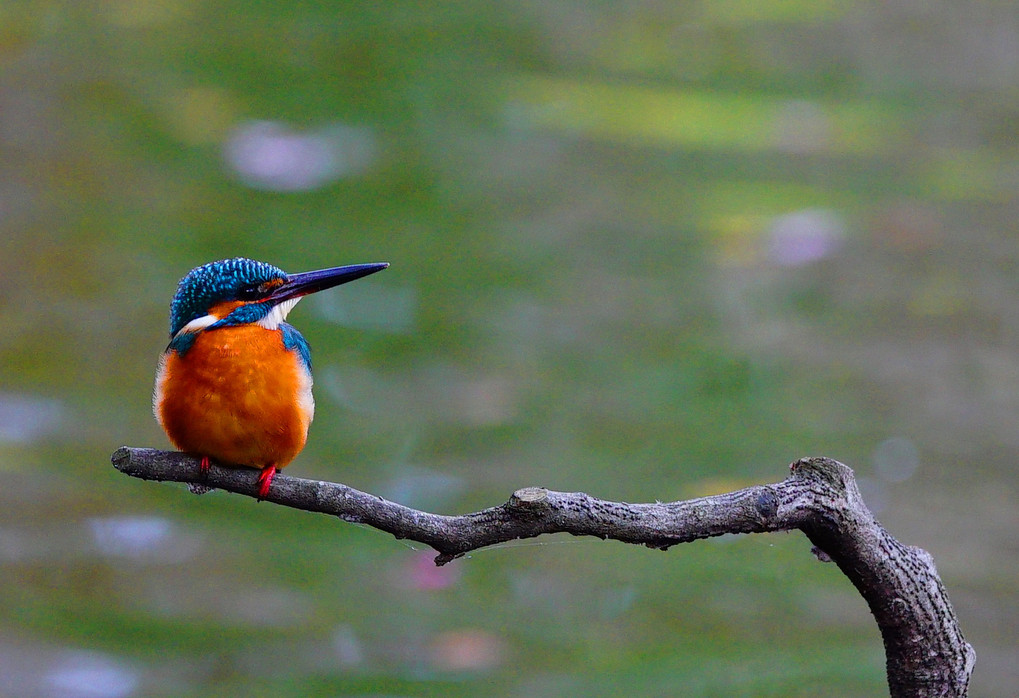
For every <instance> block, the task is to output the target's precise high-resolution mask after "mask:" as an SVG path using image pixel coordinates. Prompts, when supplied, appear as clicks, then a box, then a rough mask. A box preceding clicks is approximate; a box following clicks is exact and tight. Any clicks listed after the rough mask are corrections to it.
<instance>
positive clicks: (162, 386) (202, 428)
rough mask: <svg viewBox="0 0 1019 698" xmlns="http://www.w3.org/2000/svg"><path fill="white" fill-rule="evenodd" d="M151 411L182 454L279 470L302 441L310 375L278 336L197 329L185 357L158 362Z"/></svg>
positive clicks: (242, 329) (309, 410)
mask: <svg viewBox="0 0 1019 698" xmlns="http://www.w3.org/2000/svg"><path fill="white" fill-rule="evenodd" d="M154 408H155V413H156V418H157V419H158V420H159V423H160V424H161V425H162V426H163V429H165V430H166V434H167V436H169V437H170V441H172V442H173V444H174V446H176V447H177V448H178V449H180V450H181V451H186V452H188V453H192V454H195V455H201V456H209V457H211V458H213V459H214V460H216V461H219V462H221V463H223V464H232V465H246V466H251V467H255V468H263V467H265V466H267V465H275V466H276V467H277V468H282V467H284V466H285V465H287V464H288V463H289V462H290V461H292V460H293V459H294V458H295V457H296V456H297V454H298V453H300V452H301V449H302V448H304V444H305V441H306V440H307V436H308V426H309V425H310V424H311V420H312V417H313V416H314V402H313V400H312V397H311V375H310V374H309V372H308V371H307V370H306V369H305V368H304V366H303V364H302V363H301V361H300V358H299V357H298V356H297V355H296V353H294V352H290V351H287V350H286V349H285V348H284V347H283V337H282V333H281V332H279V331H278V330H267V329H265V328H263V327H259V326H257V325H242V326H238V327H229V328H222V329H216V330H208V331H203V332H200V333H199V334H198V336H197V337H196V338H195V342H194V344H193V345H192V346H191V348H190V349H189V350H188V351H187V352H186V353H185V354H184V356H180V355H178V354H177V352H170V353H169V354H166V355H164V356H163V359H162V362H161V363H160V370H159V375H158V376H157V377H156V391H155V399H154Z"/></svg>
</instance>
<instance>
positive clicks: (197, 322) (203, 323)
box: [174, 315, 219, 339]
mask: <svg viewBox="0 0 1019 698" xmlns="http://www.w3.org/2000/svg"><path fill="white" fill-rule="evenodd" d="M217 322H219V318H218V317H216V316H215V315H203V316H202V317H196V318H195V319H194V320H192V321H191V322H189V323H188V324H186V325H184V326H183V327H181V328H180V331H179V332H178V333H177V334H176V335H174V339H176V338H177V337H180V336H181V335H182V334H187V333H189V332H201V331H202V330H204V329H205V328H206V327H208V326H209V325H212V324H214V323H217Z"/></svg>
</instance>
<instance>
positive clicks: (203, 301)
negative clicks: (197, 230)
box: [170, 257, 287, 337]
mask: <svg viewBox="0 0 1019 698" xmlns="http://www.w3.org/2000/svg"><path fill="white" fill-rule="evenodd" d="M286 278H287V274H286V272H284V271H283V270H282V269H280V268H279V267H275V266H273V265H272V264H266V263H265V262H258V261H256V260H254V259H246V258H244V257H235V258H234V259H222V260H220V261H218V262H210V263H208V264H203V265H202V266H200V267H195V268H194V269H192V270H191V271H189V272H188V273H187V275H186V276H185V277H184V278H183V279H181V280H180V283H179V284H178V285H177V292H176V293H175V294H173V301H171V303H170V336H171V337H173V336H174V335H176V334H177V333H178V332H180V330H181V328H182V327H184V325H186V324H188V323H189V322H191V321H192V320H194V319H195V318H199V317H202V316H203V315H205V314H206V313H207V312H208V310H209V308H211V307H212V306H213V305H215V304H216V303H221V302H223V301H227V300H233V299H236V298H237V297H238V295H239V294H240V292H241V290H242V289H244V288H247V287H249V286H257V285H258V284H262V283H265V282H266V281H272V280H273V279H286Z"/></svg>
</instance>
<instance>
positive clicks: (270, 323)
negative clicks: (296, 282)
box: [258, 296, 301, 330]
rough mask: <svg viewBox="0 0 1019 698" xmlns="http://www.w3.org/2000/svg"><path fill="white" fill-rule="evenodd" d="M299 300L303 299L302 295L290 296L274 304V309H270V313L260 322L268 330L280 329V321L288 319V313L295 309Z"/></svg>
mask: <svg viewBox="0 0 1019 698" xmlns="http://www.w3.org/2000/svg"><path fill="white" fill-rule="evenodd" d="M299 300H301V297H300V296H298V297H297V298H289V299H287V300H285V301H283V302H282V303H279V304H277V305H274V306H273V308H272V310H270V311H269V314H268V315H266V316H265V317H264V318H262V319H261V320H259V321H258V324H259V325H261V326H262V327H264V328H265V329H267V330H277V329H279V326H280V323H281V322H283V321H284V320H286V319H287V315H288V314H289V313H290V311H291V310H293V309H294V306H295V305H297V301H299Z"/></svg>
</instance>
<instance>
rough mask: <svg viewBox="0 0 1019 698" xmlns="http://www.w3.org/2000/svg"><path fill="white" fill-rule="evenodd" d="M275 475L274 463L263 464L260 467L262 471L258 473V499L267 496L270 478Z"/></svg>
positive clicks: (270, 482)
mask: <svg viewBox="0 0 1019 698" xmlns="http://www.w3.org/2000/svg"><path fill="white" fill-rule="evenodd" d="M275 475H276V466H275V465H267V466H265V467H264V468H262V472H260V473H259V474H258V498H259V499H260V500H261V499H265V498H266V497H268V496H269V485H271V484H272V479H273V477H274V476H275Z"/></svg>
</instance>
